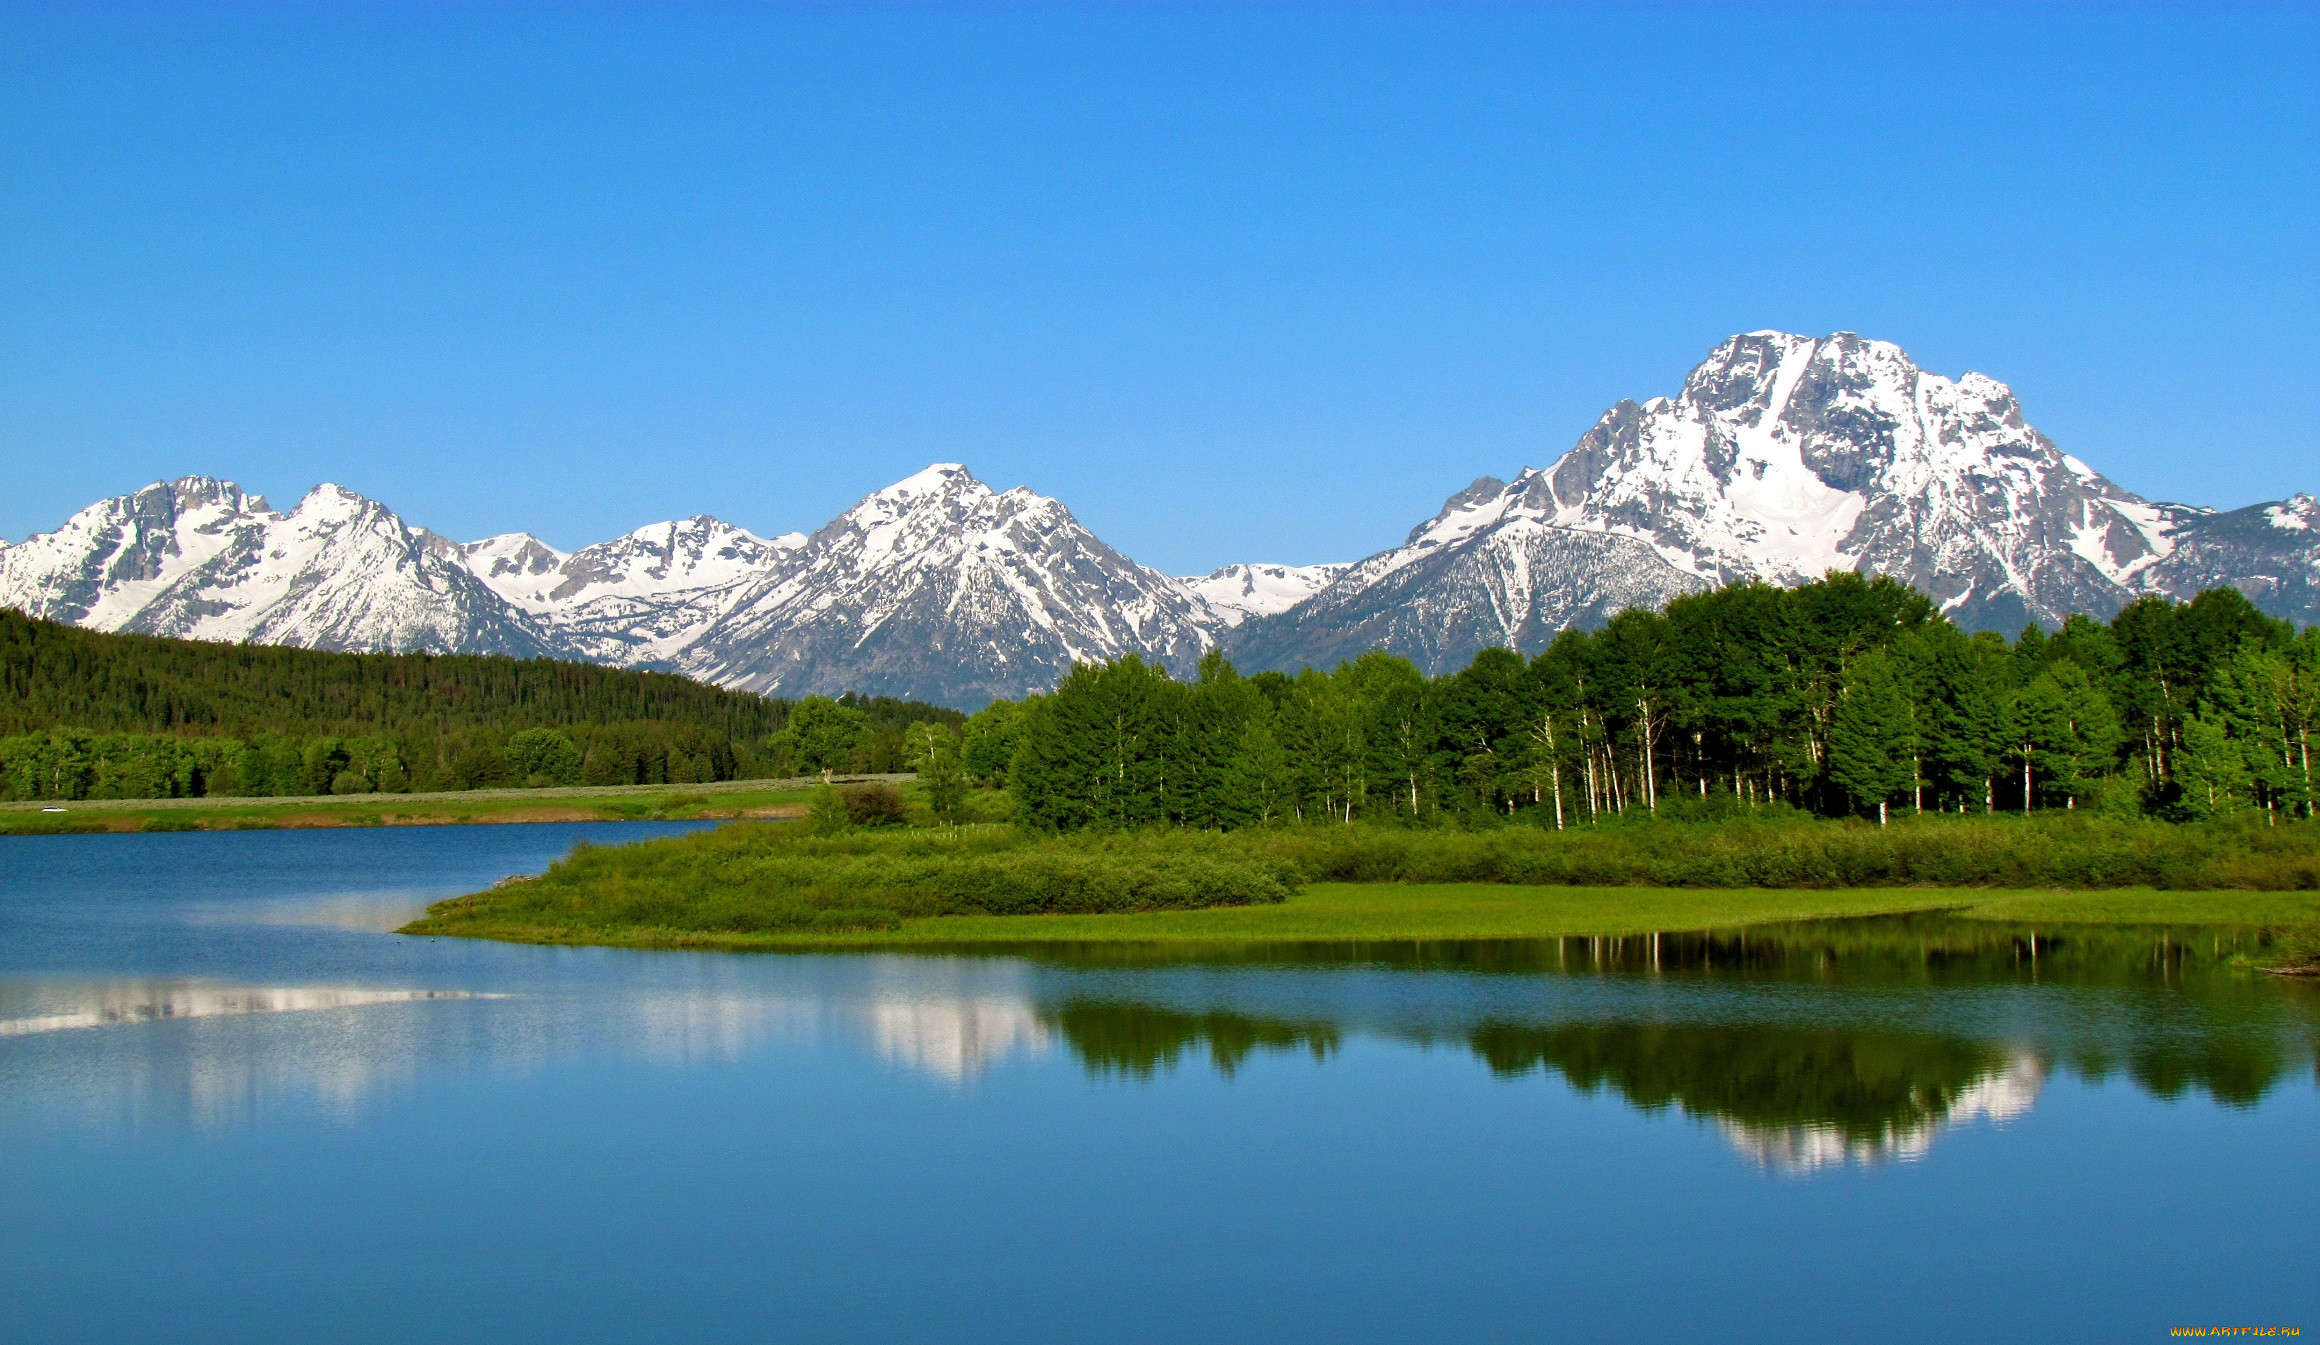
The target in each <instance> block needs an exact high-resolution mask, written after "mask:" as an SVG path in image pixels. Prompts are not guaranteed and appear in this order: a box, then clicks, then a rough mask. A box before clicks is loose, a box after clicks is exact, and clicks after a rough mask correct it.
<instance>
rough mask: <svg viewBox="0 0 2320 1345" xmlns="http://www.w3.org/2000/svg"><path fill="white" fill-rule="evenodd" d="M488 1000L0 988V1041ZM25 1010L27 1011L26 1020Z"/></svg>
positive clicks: (316, 991) (315, 991)
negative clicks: (228, 1018)
mask: <svg viewBox="0 0 2320 1345" xmlns="http://www.w3.org/2000/svg"><path fill="white" fill-rule="evenodd" d="M493 998H498V997H497V996H493V995H488V994H484V995H479V994H476V993H473V992H470V991H465V990H366V989H356V988H352V987H345V986H245V985H216V984H212V983H210V982H207V981H198V980H134V979H131V980H105V981H67V982H59V983H53V984H49V985H45V986H44V985H40V984H39V983H34V984H30V985H26V984H21V983H19V984H15V985H10V984H5V983H0V1037H20V1036H26V1035H29V1034H31V1033H35V1032H62V1031H67V1030H69V1029H73V1028H88V1027H116V1026H119V1025H121V1024H125V1023H152V1022H160V1021H162V1020H165V1019H174V1018H216V1017H221V1016H224V1015H228V1014H244V1013H296V1012H300V1011H311V1010H316V1009H347V1008H358V1007H360V1006H362V1005H366V1004H406V1003H410V1002H412V1001H414V1000H426V999H493ZM28 1009H29V1010H33V1011H32V1012H26V1010H28Z"/></svg>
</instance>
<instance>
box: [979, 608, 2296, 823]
mask: <svg viewBox="0 0 2320 1345" xmlns="http://www.w3.org/2000/svg"><path fill="white" fill-rule="evenodd" d="M2315 717H2320V632H2316V631H2314V630H2311V629H2307V630H2306V631H2304V632H2303V633H2302V634H2298V633H2297V632H2296V631H2295V629H2294V627H2292V626H2291V625H2289V624H2288V623H2286V622H2282V621H2277V620H2274V619H2273V618H2270V617H2267V616H2265V615H2264V614H2262V613H2261V612H2259V611H2257V610H2256V609H2255V608H2254V607H2253V606H2252V605H2250V604H2249V602H2248V601H2247V599H2246V598H2244V597H2243V596H2242V595H2240V594H2239V593H2238V592H2236V591H2234V590H2230V589H2216V590H2212V591H2209V592H2206V593H2202V594H2200V595H2199V596H2198V597H2196V598H2194V599H2192V600H2191V601H2189V602H2187V603H2180V604H2178V603H2172V602H2169V601H2168V600H2166V599H2164V598H2158V597H2146V598H2142V599H2138V600H2137V601H2135V602H2134V603H2131V604H2129V605H2128V606H2127V607H2126V608H2125V609H2124V610H2123V611H2121V612H2120V613H2119V614H2118V615H2117V616H2116V617H2114V618H2113V619H2112V620H2110V621H2108V622H2101V621H2096V620H2094V619H2092V618H2089V617H2083V616H2074V617H2072V618H2070V619H2069V620H2068V621H2067V622H2065V623H2064V624H2063V626H2062V628H2061V629H2060V630H2059V631H2057V632H2055V633H2053V634H2051V635H2050V634H2048V633H2046V632H2045V631H2043V630H2041V629H2039V628H2038V627H2035V626H2033V627H2031V628H2029V629H2027V630H2025V631H2024V632H2023V633H2022V634H2021V635H2020V636H2019V637H2018V638H2016V639H2014V640H2012V641H2008V640H2006V639H2004V638H2003V637H2001V636H1999V635H1996V634H1991V633H1979V634H1968V633H1966V632H1964V631H1962V630H1960V629H1958V628H1957V627H1956V626H1953V625H1952V624H1950V623H1949V622H1948V621H1947V620H1945V619H1944V618H1943V617H1942V616H1941V614H1940V613H1939V612H1938V610H1937V609H1936V608H1935V607H1934V605H1933V603H1932V602H1931V600H1929V599H1928V598H1926V597H1925V595H1923V594H1921V593H1919V592H1917V591H1915V590H1913V589H1911V588H1909V587H1907V586H1906V585H1903V584H1900V583H1897V582H1895V581H1893V580H1891V579H1887V578H1864V577H1862V576H1859V575H1855V574H1850V573H1845V572H1831V573H1830V574H1829V575H1828V576H1827V577H1825V578H1824V579H1821V580H1819V581H1816V582H1814V583H1809V584H1805V585H1801V586H1799V587H1796V588H1785V589H1784V588H1779V587H1775V586H1772V585H1768V584H1762V583H1743V584H1734V585H1730V586H1728V587H1725V588H1721V589H1717V590H1714V591H1711V592H1707V593H1701V594H1696V595H1692V596H1687V597H1682V598H1678V599H1676V600H1675V601H1673V602H1671V603H1669V604H1668V607H1667V610H1666V611H1664V612H1653V611H1642V610H1631V611H1627V612H1623V613H1621V614H1620V615H1619V616H1617V617H1615V618H1613V619H1612V620H1611V621H1610V622H1609V623H1608V624H1607V625H1605V626H1604V627H1603V628H1601V629H1600V630H1594V631H1580V630H1567V631H1564V632H1563V633H1562V634H1561V635H1559V636H1558V637H1557V638H1556V639H1555V641H1554V643H1553V644H1552V645H1551V646H1549V647H1548V648H1547V649H1546V650H1545V651H1544V652H1543V653H1541V654H1539V655H1538V656H1537V657H1535V658H1530V659H1525V658H1523V657H1522V656H1520V655H1518V654H1516V653H1515V652H1513V651H1512V650H1507V649H1486V650H1483V651H1482V652H1481V653H1480V654H1479V655H1477V656H1476V658H1475V660H1474V662H1473V664H1472V665H1471V666H1469V667H1468V668H1466V669H1465V670H1463V671H1461V672H1457V673H1454V674H1449V675H1446V676H1442V677H1438V678H1431V679H1430V678H1428V677H1426V676H1425V675H1423V674H1422V673H1421V672H1419V670H1418V669H1417V668H1416V667H1415V666H1413V665H1412V664H1411V663H1409V662H1408V661H1407V660H1404V659H1401V658H1396V657H1393V656H1391V655H1388V654H1385V653H1370V654H1366V655H1363V656H1362V657H1360V658H1358V659H1354V660H1352V661H1350V662H1347V663H1343V664H1340V665H1339V666H1338V667H1337V668H1335V669H1333V670H1330V671H1326V672H1324V671H1321V670H1318V669H1310V668H1309V669H1306V670H1305V671H1303V672H1300V673H1298V674H1296V675H1294V676H1290V675H1286V674H1282V673H1277V672H1263V673H1257V674H1255V675H1253V676H1242V675H1241V674H1240V673H1239V672H1238V671H1236V670H1235V669H1234V668H1233V666H1232V665H1231V663H1230V662H1228V661H1227V660H1226V659H1225V658H1224V657H1223V656H1222V655H1221V654H1216V653H1211V654H1210V655H1209V656H1208V657H1207V658H1206V659H1205V660H1203V662H1202V663H1201V664H1200V666H1199V670H1198V673H1197V676H1196V677H1195V678H1194V679H1193V680H1191V681H1189V682H1180V681H1177V680H1175V679H1173V678H1171V677H1170V676H1168V674H1167V673H1166V672H1165V671H1164V670H1162V669H1159V668H1156V667H1152V666H1149V665H1147V664H1145V663H1143V662H1141V661H1140V660H1137V659H1135V658H1125V659H1121V660H1118V661H1116V662H1113V663H1109V664H1103V665H1092V664H1089V665H1081V666H1079V667H1076V668H1074V669H1073V670H1072V671H1071V673H1070V674H1069V675H1068V676H1066V677H1065V678H1064V680H1063V682H1062V683H1061V684H1060V685H1059V686H1058V687H1057V688H1056V690H1055V691H1054V692H1053V693H1051V694H1048V695H1044V696H1032V697H1029V698H1026V699H1025V700H1023V701H1021V702H1000V703H998V704H994V705H992V706H990V707H989V708H987V709H985V710H983V711H982V712H980V713H978V714H976V715H975V716H974V717H972V718H971V719H969V720H968V721H967V724H966V731H965V738H964V743H963V747H962V753H961V755H962V758H963V761H964V763H965V766H966V768H967V770H968V771H969V772H971V773H972V774H974V775H976V776H978V777H980V778H982V779H984V780H986V781H989V782H991V783H1003V784H1005V785H1006V786H1007V787H1008V788H1009V789H1010V790H1011V791H1012V792H1013V794H1014V796H1015V817H1016V820H1017V821H1019V822H1021V823H1024V824H1027V825H1030V826H1033V827H1037V828H1041V829H1046V830H1054V831H1069V830H1075V829H1078V828H1083V827H1091V826H1094V827H1134V826H1141V825H1146V824H1153V823H1173V824H1181V825H1187V826H1193V827H1203V828H1213V827H1225V828H1230V827H1247V826H1261V825H1265V824H1268V823H1273V822H1279V821H1284V820H1307V821H1312V820H1333V821H1338V822H1351V821H1354V820H1357V819H1367V820H1370V821H1373V822H1381V823H1387V824H1394V823H1400V824H1413V823H1427V822H1431V821H1438V820H1464V821H1466V822H1469V823H1504V822H1508V821H1518V822H1528V823H1531V824H1535V825H1538V826H1542V827H1550V828H1564V827H1570V826H1576V825H1584V824H1591V823H1595V824H1599V823H1605V822H1609V821H1615V820H1622V819H1632V818H1635V817H1639V816H1641V817H1660V816H1666V815H1670V814H1671V813H1672V814H1674V815H1676V816H1680V817H1702V816H1713V815H1720V814H1724V813H1729V812H1737V811H1742V810H1754V809H1762V808H1785V809H1796V810H1800V811H1804V812H1809V813H1813V814H1819V815H1823V816H1848V815H1865V816H1868V817H1873V818H1877V819H1879V820H1884V819H1885V818H1887V817H1889V816H1891V814H1892V813H1893V812H1894V811H1895V810H1906V811H1910V812H1958V813H1963V812H1977V813H1990V812H2001V811H2026V810H2032V809H2050V808H2051V809H2083V808H2093V809H2099V810H2102V811H2104V812H2105V813H2110V814H2117V815H2151V816H2158V817H2164V818H2171V819H2180V820H2189V819H2195V818H2204V817H2211V816H2216V815H2220V814H2226V813H2231V812H2236V811H2243V810H2257V811H2260V812H2262V813H2265V814H2268V815H2270V816H2271V817H2273V818H2275V819H2277V818H2280V817H2307V816H2309V815H2310V813H2311V809H2312V803H2313V786H2312V778H2311V761H2310V750H2309V736H2310V732H2311V728H2312V724H2313V721H2314V719H2315Z"/></svg>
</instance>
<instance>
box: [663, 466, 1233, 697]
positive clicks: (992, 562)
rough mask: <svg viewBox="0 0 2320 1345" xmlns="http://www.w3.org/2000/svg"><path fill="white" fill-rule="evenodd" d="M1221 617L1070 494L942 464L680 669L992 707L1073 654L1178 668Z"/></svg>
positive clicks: (819, 549) (750, 596) (734, 620)
mask: <svg viewBox="0 0 2320 1345" xmlns="http://www.w3.org/2000/svg"><path fill="white" fill-rule="evenodd" d="M1216 625H1217V618H1216V617H1215V615H1214V614H1213V613H1212V612H1211V611H1210V609H1209V608H1208V606H1207V605H1206V604H1205V603H1204V602H1202V601H1201V599H1200V598H1199V597H1198V596H1197V595H1195V594H1194V593H1193V592H1192V591H1191V590H1190V589H1189V588H1187V587H1186V586H1185V585H1184V584H1183V583H1182V582H1181V581H1179V580H1176V579H1173V578H1170V577H1169V576H1167V575H1164V574H1161V573H1160V572H1159V571H1157V570H1151V569H1147V568H1145V567H1144V566H1141V565H1138V564H1136V563H1135V562H1134V561H1132V560H1129V559H1128V558H1127V557H1126V556H1123V555H1121V554H1120V553H1119V552H1117V551H1114V550H1112V549H1111V548H1110V547H1108V546H1106V545H1104V543H1103V542H1102V541H1100V540H1098V539H1097V537H1096V536H1095V534H1093V533H1091V532H1089V531H1088V530H1087V529H1086V528H1084V527H1082V526H1081V525H1080V523H1079V521H1078V520H1077V519H1075V518H1073V517H1072V516H1071V511H1070V510H1068V509H1065V508H1064V507H1063V506H1062V505H1061V504H1059V503H1057V502H1056V501H1054V500H1051V499H1049V498H1047V497H1046V496H1044V495H1037V494H1034V493H1032V492H1031V491H1029V490H1025V489H1022V488H1020V487H1018V488H1016V489H1014V490H1008V491H994V490H992V489H991V488H990V487H989V486H986V485H984V484H983V483H982V482H980V481H977V480H976V479H975V478H974V477H973V476H972V475H971V474H969V473H968V471H967V469H966V468H964V467H961V466H959V465H957V464H955V463H938V464H936V465H935V466H932V467H929V468H927V469H926V470H925V471H923V472H920V473H918V474H917V475H915V476H912V477H909V478H907V479H905V480H903V481H899V482H897V483H895V484H894V485H892V486H889V487H887V488H886V489H884V490H881V491H879V492H877V493H876V494H873V495H871V496H870V497H869V498H868V499H865V500H863V501H862V502H861V503H860V504H857V505H855V506H854V507H853V508H852V509H850V510H848V511H846V513H844V514H842V515H840V516H839V517H838V518H837V519H836V520H835V521H833V522H832V523H830V524H829V526H827V527H825V528H823V529H822V530H821V531H819V532H817V533H815V534H814V535H813V536H812V537H811V538H810V539H808V540H807V542H806V544H805V545H804V546H803V547H801V548H799V549H798V551H797V552H796V554H795V557H794V558H793V559H792V560H791V561H790V562H789V563H788V564H787V565H785V566H784V567H782V568H780V569H778V570H775V571H773V572H771V573H769V574H767V575H766V576H764V577H763V578H761V579H758V580H756V581H754V582H753V583H752V584H751V585H750V586H749V587H748V589H747V591H746V592H744V593H742V594H741V595H739V596H738V597H737V598H736V600H735V602H734V604H733V607H732V610H731V611H730V612H729V613H728V614H727V615H725V616H724V617H722V618H721V619H719V620H718V621H717V623H716V624H715V625H713V626H712V627H710V628H709V629H708V630H707V631H706V632H704V633H703V634H702V636H701V637H700V639H699V640H698V641H696V642H695V643H694V644H693V645H692V647H691V648H689V649H688V650H686V652H685V653H684V654H683V655H682V656H681V657H680V658H679V659H678V660H677V667H678V668H679V669H680V670H682V671H685V672H689V673H691V674H693V675H695V676H697V677H701V678H704V679H706V680H708V681H712V682H717V683H719V684H721V685H726V686H735V687H742V688H746V689H749V690H753V691H762V692H766V693H768V694H773V693H780V694H787V695H794V694H798V693H800V692H803V691H809V690H823V689H829V688H833V687H841V686H843V687H866V688H874V689H876V690H878V691H880V692H883V693H885V694H889V695H897V696H915V697H919V698H922V699H928V700H938V701H945V702H948V703H951V704H959V705H965V704H981V703H982V702H984V701H987V700H989V699H991V698H992V697H994V696H1018V695H1021V694H1023V693H1024V692H1025V691H1027V690H1032V689H1044V688H1045V687H1048V686H1052V685H1054V683H1055V681H1056V679H1057V678H1059V677H1060V676H1061V675H1062V674H1063V673H1064V672H1065V671H1066V670H1067V669H1069V668H1070V666H1071V665H1072V664H1073V663H1074V662H1079V661H1086V660H1104V659H1112V658H1117V657H1118V656H1120V655H1122V654H1139V655H1142V656H1144V657H1146V658H1150V659H1155V660H1158V661H1160V662H1163V663H1166V664H1168V665H1170V666H1172V667H1175V668H1178V669H1184V668H1188V667H1190V665H1191V664H1192V663H1194V662H1196V661H1198V659H1199V657H1200V655H1201V654H1202V653H1204V652H1206V651H1207V650H1208V649H1209V648H1210V647H1211V646H1212V645H1214V644H1215V635H1214V629H1215V627H1216Z"/></svg>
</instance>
